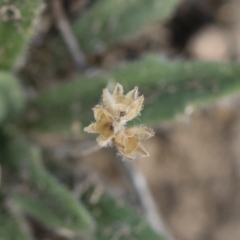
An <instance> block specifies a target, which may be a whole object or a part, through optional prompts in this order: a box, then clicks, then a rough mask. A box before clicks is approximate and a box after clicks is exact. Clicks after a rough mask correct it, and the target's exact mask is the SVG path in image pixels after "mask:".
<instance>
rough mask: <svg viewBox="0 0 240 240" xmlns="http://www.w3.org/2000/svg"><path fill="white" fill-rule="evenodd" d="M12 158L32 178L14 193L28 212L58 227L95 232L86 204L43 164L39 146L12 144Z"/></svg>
mask: <svg viewBox="0 0 240 240" xmlns="http://www.w3.org/2000/svg"><path fill="white" fill-rule="evenodd" d="M8 151H9V161H13V163H14V164H15V165H17V168H18V169H19V171H21V172H24V173H25V174H26V176H27V177H28V185H29V189H28V190H26V191H23V192H19V193H17V194H14V195H13V196H12V198H13V201H14V203H15V204H16V206H18V208H19V209H20V210H21V211H23V212H24V213H27V214H29V215H30V216H32V217H34V218H35V219H37V220H39V221H41V222H42V223H43V224H45V225H46V226H47V227H49V228H51V229H55V230H62V229H65V230H68V232H71V233H72V234H74V235H77V236H84V235H89V234H91V233H92V232H93V230H94V227H95V224H94V221H93V219H92V216H91V215H90V214H89V212H88V211H87V210H86V208H85V206H84V205H83V204H82V203H81V202H79V201H78V200H77V199H75V198H74V197H73V196H72V195H71V193H70V192H69V191H68V190H67V189H66V188H65V187H64V186H63V185H62V184H61V183H60V182H58V181H57V180H56V179H55V178H54V177H53V176H51V175H50V173H48V172H47V170H46V169H45V168H44V166H43V165H42V163H41V158H40V154H39V152H38V150H37V149H35V148H32V149H29V148H28V147H27V146H26V145H25V143H24V141H23V143H20V142H14V143H11V145H10V147H9V149H8Z"/></svg>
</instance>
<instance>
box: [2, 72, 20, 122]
mask: <svg viewBox="0 0 240 240" xmlns="http://www.w3.org/2000/svg"><path fill="white" fill-rule="evenodd" d="M23 105H24V97H23V92H22V89H21V87H20V84H19V83H18V82H17V80H16V79H15V77H14V76H13V75H12V74H10V73H6V72H0V126H1V125H2V124H3V123H5V122H6V121H7V120H10V119H11V118H13V117H15V116H16V115H17V114H18V113H19V112H20V110H22V108H23Z"/></svg>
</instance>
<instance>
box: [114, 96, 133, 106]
mask: <svg viewBox="0 0 240 240" xmlns="http://www.w3.org/2000/svg"><path fill="white" fill-rule="evenodd" d="M114 99H115V101H116V103H121V104H124V105H127V106H128V105H130V104H131V103H132V102H133V100H132V99H131V98H130V97H126V96H121V95H120V96H116V97H114Z"/></svg>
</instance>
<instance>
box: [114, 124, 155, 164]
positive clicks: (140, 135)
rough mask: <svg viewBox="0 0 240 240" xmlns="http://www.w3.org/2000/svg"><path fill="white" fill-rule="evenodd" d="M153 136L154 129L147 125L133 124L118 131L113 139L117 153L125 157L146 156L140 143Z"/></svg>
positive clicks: (132, 158) (146, 153)
mask: <svg viewBox="0 0 240 240" xmlns="http://www.w3.org/2000/svg"><path fill="white" fill-rule="evenodd" d="M153 136H154V131H153V130H152V129H149V128H147V127H143V126H135V127H131V128H128V129H126V130H124V131H123V132H119V134H117V135H116V136H115V137H114V139H113V141H114V143H115V145H116V146H117V148H118V150H119V153H120V154H121V155H122V156H123V157H124V158H127V159H131V160H134V159H135V158H138V157H139V158H143V157H148V156H149V154H148V152H147V151H146V150H145V149H144V147H143V146H142V144H141V142H140V141H141V140H145V139H148V138H151V137H153Z"/></svg>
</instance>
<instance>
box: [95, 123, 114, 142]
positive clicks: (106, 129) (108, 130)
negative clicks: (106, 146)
mask: <svg viewBox="0 0 240 240" xmlns="http://www.w3.org/2000/svg"><path fill="white" fill-rule="evenodd" d="M95 130H96V131H97V132H98V133H100V134H101V135H102V136H104V137H106V138H109V137H111V136H112V135H113V134H114V129H113V126H112V124H111V123H109V122H108V121H106V120H105V119H103V120H102V119H100V120H98V121H97V122H96V123H95Z"/></svg>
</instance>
